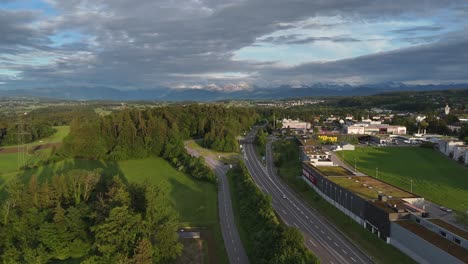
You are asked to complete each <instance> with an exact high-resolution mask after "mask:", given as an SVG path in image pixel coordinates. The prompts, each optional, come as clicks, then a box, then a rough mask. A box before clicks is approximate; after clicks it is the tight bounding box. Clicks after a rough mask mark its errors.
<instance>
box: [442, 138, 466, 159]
mask: <svg viewBox="0 0 468 264" xmlns="http://www.w3.org/2000/svg"><path fill="white" fill-rule="evenodd" d="M462 145H464V143H463V141H460V140H450V139H441V140H439V150H440V152H442V153H444V154H445V155H447V156H450V154H452V155H453V154H454V148H455V146H462Z"/></svg>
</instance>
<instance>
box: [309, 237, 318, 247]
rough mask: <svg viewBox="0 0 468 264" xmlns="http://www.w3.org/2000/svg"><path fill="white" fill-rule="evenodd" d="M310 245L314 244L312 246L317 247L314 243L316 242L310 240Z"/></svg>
mask: <svg viewBox="0 0 468 264" xmlns="http://www.w3.org/2000/svg"><path fill="white" fill-rule="evenodd" d="M309 241H310V243H312V245H314V247H317V245H316V244H315V243H314V241H312V240H311V239H309Z"/></svg>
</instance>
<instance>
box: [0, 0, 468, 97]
mask: <svg viewBox="0 0 468 264" xmlns="http://www.w3.org/2000/svg"><path fill="white" fill-rule="evenodd" d="M389 81H394V82H404V83H408V84H426V83H436V84H437V83H462V82H465V83H466V82H468V1H466V0H460V1H457V0H452V1H449V0H418V1H408V0H394V1H388V0H382V1H371V0H288V1H286V0H18V1H14V0H0V89H11V88H44V87H51V86H54V87H71V86H83V87H85V86H86V87H95V86H105V87H114V88H120V89H133V88H158V87H170V88H174V89H181V88H193V89H217V90H226V91H233V90H242V89H252V87H254V86H261V87H275V86H279V85H283V84H289V85H293V86H301V85H307V84H313V83H317V82H322V83H328V82H330V83H348V84H369V83H381V82H389ZM64 89H65V88H64Z"/></svg>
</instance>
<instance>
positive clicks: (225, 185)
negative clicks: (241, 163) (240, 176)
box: [186, 146, 249, 264]
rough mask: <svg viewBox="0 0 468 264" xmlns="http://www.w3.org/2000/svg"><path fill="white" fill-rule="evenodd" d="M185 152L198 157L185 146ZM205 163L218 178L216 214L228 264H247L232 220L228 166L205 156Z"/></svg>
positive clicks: (196, 153)
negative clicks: (227, 174)
mask: <svg viewBox="0 0 468 264" xmlns="http://www.w3.org/2000/svg"><path fill="white" fill-rule="evenodd" d="M186 149H187V152H188V153H189V154H190V155H192V156H195V157H199V156H200V153H198V152H197V151H196V150H194V149H190V148H188V147H187V146H186ZM204 158H205V163H206V164H207V165H208V166H209V167H210V168H212V169H213V170H214V172H215V173H216V176H217V177H218V212H219V219H220V225H221V233H222V235H223V240H224V246H225V247H226V252H227V254H228V258H229V263H231V264H248V263H249V259H248V258H247V254H246V252H245V249H244V246H243V245H242V241H241V239H240V236H239V232H238V230H237V226H236V222H235V219H234V212H233V209H232V203H231V193H230V192H229V182H228V179H227V176H226V172H227V171H228V170H229V166H227V165H224V164H223V163H221V162H220V161H219V160H217V159H216V158H214V157H211V156H206V157H204Z"/></svg>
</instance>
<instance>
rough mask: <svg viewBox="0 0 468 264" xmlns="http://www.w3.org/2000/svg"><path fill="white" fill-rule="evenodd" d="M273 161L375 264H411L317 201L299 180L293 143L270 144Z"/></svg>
mask: <svg viewBox="0 0 468 264" xmlns="http://www.w3.org/2000/svg"><path fill="white" fill-rule="evenodd" d="M273 148H274V153H275V159H276V160H279V167H278V168H277V169H278V175H279V176H280V177H281V178H282V179H283V180H284V181H285V182H286V184H287V185H288V186H289V187H290V188H291V189H293V190H294V191H295V192H296V193H297V194H298V195H299V196H300V197H301V198H302V199H304V201H306V202H307V203H308V204H309V205H310V206H311V207H313V208H315V209H317V211H319V212H320V213H321V214H322V216H323V217H325V218H326V219H327V220H328V221H329V222H330V223H332V224H333V225H335V226H336V227H337V228H338V229H339V230H340V231H341V232H343V233H344V234H345V235H346V236H347V237H348V238H349V239H350V240H351V241H352V242H353V243H354V244H356V245H357V246H358V247H360V248H361V249H362V250H364V251H365V252H366V253H367V254H368V255H369V256H370V257H371V258H372V259H373V261H374V262H375V263H388V264H390V263H408V264H409V263H414V261H413V260H411V258H409V257H408V256H406V255H405V254H404V253H402V252H401V251H399V250H398V249H396V248H394V247H393V246H391V245H389V244H387V243H385V241H383V240H381V239H379V238H378V237H377V236H375V235H372V234H371V233H370V232H369V231H367V230H365V229H364V228H363V227H362V226H360V225H359V224H357V223H356V222H355V221H354V220H352V219H351V218H349V217H348V216H347V215H345V214H344V213H342V212H341V211H340V210H338V209H336V208H335V207H334V206H333V205H331V204H330V203H328V202H327V201H325V200H324V199H323V198H322V197H320V196H319V195H318V194H317V193H316V192H315V191H314V190H313V189H312V188H311V187H310V186H309V185H307V183H306V182H305V181H304V180H303V179H302V178H300V177H298V176H299V175H301V171H302V162H301V161H300V159H299V157H300V154H299V147H298V146H297V144H296V143H295V142H294V141H292V140H284V141H278V142H275V143H274V144H273Z"/></svg>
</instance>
